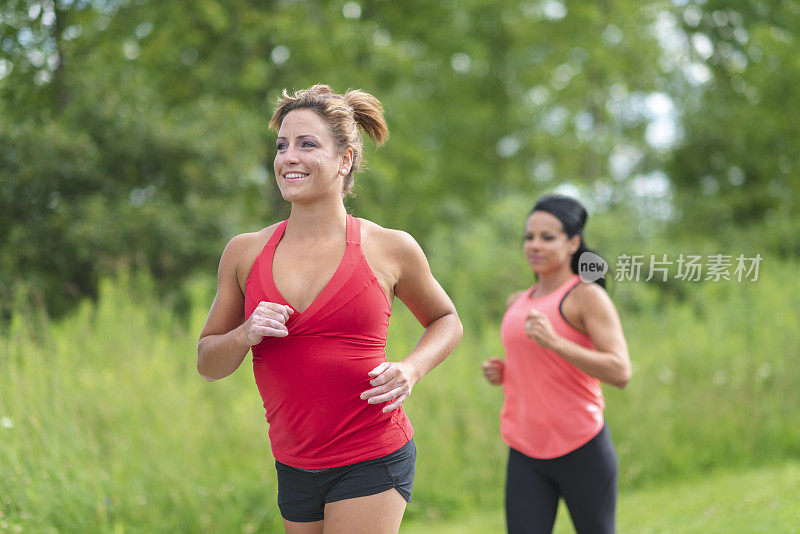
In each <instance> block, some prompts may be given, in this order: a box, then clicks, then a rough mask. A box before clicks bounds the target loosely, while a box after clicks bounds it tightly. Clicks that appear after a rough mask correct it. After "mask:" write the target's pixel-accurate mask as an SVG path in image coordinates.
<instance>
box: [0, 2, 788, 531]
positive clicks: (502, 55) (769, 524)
mask: <svg viewBox="0 0 800 534" xmlns="http://www.w3.org/2000/svg"><path fill="white" fill-rule="evenodd" d="M798 32H800V4H798V3H797V2H796V1H793V0H727V1H721V0H705V1H688V0H672V1H647V2H642V1H628V0H620V1H597V0H594V1H584V0H580V1H579V0H575V1H571V2H562V1H559V0H530V1H518V0H517V1H506V0H494V1H491V2H489V1H482V0H463V1H457V0H451V1H442V2H424V1H420V0H408V1H403V2H400V1H396V0H383V1H380V0H376V1H369V2H367V1H360V2H355V1H350V2H343V1H331V2H322V1H314V0H306V1H290V0H282V1H263V2H250V1H244V0H230V1H226V2H223V1H220V0H196V1H194V2H178V1H175V0H165V1H159V2H156V1H150V0H96V1H87V0H46V1H39V0H0V531H3V530H10V531H31V532H71V531H75V532H95V531H96V532H112V531H113V532H176V531H184V532H272V531H280V517H279V514H278V512H277V506H276V504H275V498H276V497H275V480H274V478H275V477H274V468H272V466H271V464H270V462H271V457H270V453H269V448H268V443H267V438H266V424H265V423H264V420H263V410H262V408H261V407H260V399H259V397H258V393H257V390H256V388H255V386H254V384H253V380H252V374H251V373H250V371H249V369H248V367H249V365H248V363H249V358H248V359H246V361H245V365H244V366H243V368H242V369H240V370H239V371H238V372H237V373H235V374H234V375H233V376H231V377H230V378H228V379H226V380H224V381H222V382H219V383H215V384H212V385H209V384H206V383H205V382H204V381H203V380H202V379H201V378H200V377H199V376H198V375H197V374H196V371H195V368H194V365H195V358H196V349H195V343H196V339H197V335H198V334H199V331H200V328H201V327H202V324H203V321H204V320H205V314H206V313H207V310H208V308H209V306H210V303H211V300H212V299H213V294H214V289H215V274H216V267H217V263H218V261H219V257H220V254H221V251H222V249H223V248H224V246H225V244H226V243H227V241H228V240H229V239H230V238H231V237H233V236H234V235H236V234H238V233H242V232H250V231H255V230H258V229H260V228H263V227H264V226H267V225H269V224H272V223H273V222H275V221H277V220H280V219H283V218H285V217H286V216H287V215H288V205H287V203H286V202H285V201H283V199H282V198H281V197H280V194H279V192H278V190H277V188H276V186H275V183H274V175H273V169H272V159H273V157H274V134H273V133H271V132H270V131H268V129H267V120H268V118H269V117H270V115H271V113H272V110H273V107H274V104H275V101H276V99H277V97H278V96H279V95H280V93H281V91H282V90H283V89H284V88H286V89H288V90H289V91H293V90H297V89H302V88H306V87H308V86H310V85H312V84H314V83H327V84H329V85H331V86H332V87H333V89H334V90H335V91H337V92H344V91H345V90H347V89H348V88H360V89H363V90H365V91H368V92H370V93H372V94H373V95H375V96H376V97H377V98H378V99H380V100H381V102H382V103H383V105H384V107H385V112H386V119H387V122H388V124H389V129H390V132H391V138H390V140H389V142H388V144H387V145H385V146H384V147H382V148H381V149H380V150H377V149H376V148H375V147H374V146H373V145H371V144H369V141H367V145H366V154H365V156H366V162H367V166H368V168H367V170H366V171H365V172H363V173H362V174H361V175H359V176H358V177H357V178H356V189H355V192H356V196H355V197H353V198H349V199H347V201H346V204H347V206H348V210H349V211H350V212H351V213H353V214H354V215H357V216H360V217H365V218H368V219H371V220H374V221H375V222H377V223H379V224H381V225H383V226H388V227H393V228H399V229H403V230H406V231H408V232H410V233H411V234H412V235H413V236H414V237H415V238H416V239H417V240H418V241H419V242H420V244H421V245H422V247H423V249H424V250H425V251H426V254H427V255H428V258H429V260H430V263H431V266H432V268H433V271H434V274H435V275H436V277H437V278H438V279H439V281H440V282H441V283H442V285H443V286H444V287H445V289H446V290H447V291H448V293H450V295H451V296H452V297H453V299H454V301H455V302H456V305H457V307H458V309H459V312H460V314H461V317H462V320H463V322H464V324H465V327H466V333H465V338H464V341H463V342H462V345H461V346H460V347H459V349H458V350H457V351H456V353H454V354H453V356H451V357H450V358H449V359H448V360H447V361H446V362H445V363H444V364H443V365H442V366H441V367H440V368H439V369H437V370H436V371H434V372H433V373H432V374H431V375H429V377H427V378H426V379H425V380H424V381H423V382H421V383H420V384H419V385H418V386H417V387H416V388H415V391H414V398H412V399H411V400H410V401H409V402H407V403H406V405H407V411H408V412H409V413H410V415H411V418H412V421H413V422H414V425H415V428H416V429H417V437H416V441H417V444H418V447H419V449H420V459H419V464H418V475H417V484H416V486H415V497H414V503H412V504H411V505H410V506H409V508H408V511H407V515H406V517H407V522H406V525H405V526H404V529H405V530H404V531H408V532H416V531H417V530H415V529H419V531H420V532H422V531H425V532H470V531H474V532H495V531H496V532H501V531H502V529H503V519H502V484H503V477H504V468H505V454H506V452H505V448H504V446H503V444H502V442H501V441H500V438H499V432H498V426H499V425H498V423H497V414H498V412H499V408H500V405H501V403H502V398H501V394H500V392H499V390H497V389H494V388H491V387H489V386H488V385H487V384H486V383H485V382H483V379H482V377H481V375H480V368H479V366H480V362H481V361H483V359H485V357H486V356H488V355H490V354H497V355H502V346H501V344H500V341H499V323H500V319H501V317H502V314H503V311H504V307H505V300H506V297H507V296H508V294H509V293H511V292H512V291H513V290H515V289H519V288H522V287H527V286H529V285H530V284H531V280H532V278H531V274H530V271H529V270H528V268H527V266H526V264H525V262H524V258H523V255H522V252H521V236H522V229H523V224H524V220H525V217H526V215H527V213H528V211H529V210H530V208H531V206H532V205H533V203H534V202H535V200H536V199H537V198H538V197H539V196H541V195H543V194H546V193H552V192H558V193H563V194H569V195H572V196H575V197H576V198H578V199H580V200H581V201H582V202H584V204H585V205H586V206H587V207H588V209H589V211H590V219H589V223H588V226H587V231H586V237H587V242H588V244H589V246H590V247H592V248H594V249H596V250H597V251H598V252H599V253H601V254H603V255H604V257H605V258H606V260H607V261H608V262H609V264H610V265H611V268H612V270H614V271H616V272H612V273H611V277H612V281H611V284H610V293H611V295H612V298H613V300H614V301H615V303H616V305H617V307H618V309H619V311H620V314H621V316H622V320H623V325H624V328H625V330H626V334H627V336H628V341H629V344H630V346H631V357H632V360H633V363H634V378H633V380H632V382H631V384H630V385H629V386H628V388H626V390H624V391H616V390H613V389H611V388H608V387H607V388H606V396H607V404H608V408H607V412H606V415H607V420H608V423H609V426H610V428H611V431H612V434H613V437H614V441H615V443H616V445H617V451H618V455H619V458H620V488H621V500H620V506H619V512H618V515H619V519H620V529H621V531H623V532H730V531H737V532H798V528H800V512H798V510H800V497H798V495H800V414H799V413H798V409H797V407H798V406H799V405H800V388H798V378H800V365H798V361H799V360H798V356H800V354H798V337H797V332H798V329H799V328H800V306H798V302H799V301H800V289H799V288H798V285H797V284H796V280H795V279H796V273H797V269H798V266H799V265H798V256H799V255H800V218H798V215H800V209H798V208H799V206H798V203H799V201H800V167H798V165H800V159H799V158H800V156H799V155H800V93H799V92H798V91H797V89H796V87H797V86H798V84H800V55H799V54H798V53H797V51H798V49H799V46H798V45H800V42H798V41H799V39H798ZM633 255H640V256H641V257H642V261H643V263H644V266H643V268H642V275H641V277H636V278H635V279H634V278H633V277H630V276H628V277H626V276H621V274H622V273H621V272H620V271H619V268H618V267H619V266H620V263H619V261H618V259H619V258H621V257H624V256H633ZM681 255H683V256H684V257H688V256H690V255H694V256H698V257H699V258H700V262H701V263H703V264H704V267H705V268H706V270H704V271H703V272H702V274H701V276H699V277H698V280H687V279H685V278H684V279H681V277H680V272H679V271H678V268H679V264H678V261H677V260H678V258H680V257H681ZM715 255H716V256H721V257H722V258H723V260H724V259H726V258H727V261H728V265H727V267H725V268H724V269H722V270H723V271H724V272H725V273H726V274H727V276H721V275H720V276H712V271H711V270H710V264H711V263H712V262H714V260H713V259H712V257H713V256H715ZM740 255H741V256H743V257H744V258H747V259H750V258H755V257H756V256H757V255H758V256H759V257H760V258H761V261H760V263H759V265H758V267H759V269H758V272H757V273H755V272H752V271H751V272H749V275H748V276H744V277H742V276H738V277H737V276H736V274H737V273H736V271H735V269H736V266H737V258H738V257H739V256H740ZM656 260H658V261H661V262H666V263H662V264H660V265H662V266H663V265H667V270H668V272H666V273H664V275H663V276H661V275H660V274H656V275H655V276H652V277H649V278H650V279H649V280H646V279H647V278H648V276H647V275H648V274H649V273H648V270H649V268H650V266H651V265H653V263H654V262H655V261H656ZM716 263H717V265H719V262H716ZM723 263H724V261H723ZM750 263H751V264H752V262H750ZM749 266H750V264H748V267H749ZM717 272H720V269H719V268H718V269H717ZM740 274H741V273H740ZM613 278H617V280H613ZM393 313H394V316H393V318H392V324H391V327H390V340H389V345H388V347H387V352H388V354H389V357H390V359H401V358H402V357H403V356H404V355H405V354H406V353H407V352H408V351H409V350H410V349H411V348H412V347H413V346H414V344H415V343H416V340H417V339H418V338H419V335H420V334H421V330H420V328H419V325H417V324H416V323H415V322H414V321H413V318H412V317H411V316H410V314H408V312H407V311H406V310H405V309H404V307H403V306H402V304H401V303H400V302H397V301H396V302H395V306H394V310H393ZM570 528H571V525H570V524H569V519H568V518H565V516H563V515H561V516H560V518H559V521H558V529H560V530H558V531H559V532H562V531H563V532H568V531H569V529H570Z"/></svg>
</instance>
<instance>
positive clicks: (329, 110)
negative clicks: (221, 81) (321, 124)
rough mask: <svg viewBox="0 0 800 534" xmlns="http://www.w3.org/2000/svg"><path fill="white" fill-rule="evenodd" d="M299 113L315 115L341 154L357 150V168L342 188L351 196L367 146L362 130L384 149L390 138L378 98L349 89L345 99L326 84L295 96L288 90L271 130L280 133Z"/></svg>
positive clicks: (274, 115) (352, 169)
mask: <svg viewBox="0 0 800 534" xmlns="http://www.w3.org/2000/svg"><path fill="white" fill-rule="evenodd" d="M295 109H310V110H313V111H315V112H316V113H317V115H319V116H320V117H321V118H322V120H323V121H325V124H327V125H328V128H330V131H331V134H333V139H334V142H335V143H336V150H337V151H338V152H340V153H341V152H343V151H344V150H346V149H347V148H352V149H353V164H352V166H351V167H350V172H349V173H347V176H345V177H344V181H343V187H342V189H343V190H342V194H344V195H349V194H350V193H351V191H352V190H353V182H354V176H355V173H357V172H358V170H359V168H360V167H361V164H362V162H363V161H364V154H363V152H364V150H363V147H364V143H363V141H362V140H361V136H360V135H359V134H358V129H359V128H361V130H363V131H364V132H365V133H366V134H367V135H368V136H370V137H371V138H372V140H373V141H375V143H376V144H378V145H382V144H383V143H384V142H385V141H386V139H387V138H388V137H389V128H388V127H387V126H386V121H385V120H384V118H383V106H381V103H380V102H379V101H378V99H377V98H375V97H374V96H372V95H371V94H369V93H365V92H364V91H360V90H358V89H349V90H348V91H347V92H346V93H345V94H343V95H340V94H336V93H334V92H333V91H332V90H331V88H330V87H329V86H327V85H322V84H317V85H313V86H311V87H309V88H308V89H303V90H302V91H295V93H294V94H293V95H290V94H289V93H288V92H287V91H286V89H284V90H283V94H282V95H281V97H280V98H279V99H278V103H277V105H276V107H275V113H273V114H272V118H271V119H270V120H269V126H270V128H272V129H273V130H275V131H276V132H277V131H278V130H279V129H280V127H281V123H282V122H283V119H284V118H286V115H288V114H289V112H290V111H293V110H295Z"/></svg>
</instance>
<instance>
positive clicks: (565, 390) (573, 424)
mask: <svg viewBox="0 0 800 534" xmlns="http://www.w3.org/2000/svg"><path fill="white" fill-rule="evenodd" d="M580 283H581V280H580V277H579V276H578V275H575V276H572V277H570V278H569V279H568V280H567V281H566V282H564V283H563V284H561V286H560V287H559V288H558V289H556V290H555V291H553V292H551V293H548V294H547V295H545V296H543V297H540V298H531V294H532V293H533V290H534V289H535V287H532V288H531V289H529V290H528V291H526V292H525V293H523V294H522V295H521V296H520V297H519V298H518V299H517V300H516V301H514V303H513V304H512V305H511V306H510V307H509V308H508V310H507V311H506V314H505V316H504V317H503V326H502V329H501V334H502V338H503V347H504V348H505V352H506V362H505V372H504V374H503V393H504V395H505V400H504V402H503V411H502V412H501V413H500V434H501V435H502V436H503V440H504V441H505V442H506V443H507V444H508V445H509V446H510V447H513V448H514V449H516V450H518V451H519V452H521V453H523V454H525V455H527V456H530V457H532V458H556V457H558V456H563V455H564V454H567V453H568V452H571V451H573V450H575V449H577V448H578V447H580V446H581V445H584V444H586V443H587V442H588V441H589V440H590V439H592V438H593V437H594V436H595V435H597V433H598V432H600V430H601V429H602V428H603V409H604V408H605V401H604V400H603V390H602V388H601V386H600V381H599V380H598V379H596V378H594V377H592V376H589V375H587V374H586V373H584V372H583V371H581V370H580V369H578V368H577V367H575V366H574V365H572V364H571V363H569V362H567V361H566V360H565V359H564V358H562V357H561V356H559V355H558V354H556V353H555V352H554V351H552V350H549V349H545V348H544V347H541V346H540V345H538V344H537V343H536V342H535V341H534V340H533V339H531V338H529V337H528V336H527V335H525V317H526V316H527V314H528V312H529V311H530V310H531V309H535V310H538V311H540V312H542V313H544V314H545V315H547V317H548V319H550V324H552V325H553V329H554V330H555V331H556V333H557V334H559V335H560V336H562V337H565V338H567V339H569V340H571V341H574V342H575V343H577V344H578V345H581V346H583V347H587V348H591V349H594V344H593V343H592V340H591V339H590V338H589V336H587V335H586V334H584V333H582V332H579V331H578V330H576V329H575V328H573V327H572V326H571V325H570V324H569V323H568V322H567V321H566V320H565V319H564V317H563V316H562V315H561V311H560V309H559V308H560V305H561V302H562V300H564V297H565V296H566V295H567V293H569V292H570V290H572V289H573V288H574V287H575V286H576V285H578V284H580Z"/></svg>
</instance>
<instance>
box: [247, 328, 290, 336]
mask: <svg viewBox="0 0 800 534" xmlns="http://www.w3.org/2000/svg"><path fill="white" fill-rule="evenodd" d="M250 331H251V332H253V333H255V334H256V335H259V336H261V337H286V336H288V335H289V331H288V330H286V328H285V327H284V328H283V329H282V330H281V329H278V328H272V327H269V326H261V325H253V328H252V329H251V330H250Z"/></svg>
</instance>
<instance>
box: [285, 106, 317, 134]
mask: <svg viewBox="0 0 800 534" xmlns="http://www.w3.org/2000/svg"><path fill="white" fill-rule="evenodd" d="M327 133H328V127H327V125H326V124H325V121H323V120H322V117H320V116H319V115H317V113H316V112H315V111H313V110H310V109H293V110H292V111H290V112H289V113H287V114H286V116H285V117H284V118H283V121H282V122H281V127H280V129H279V130H278V137H297V136H301V135H316V136H324V135H325V134H327Z"/></svg>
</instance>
